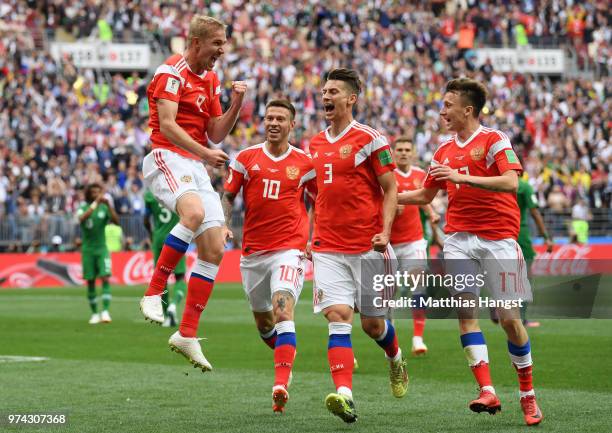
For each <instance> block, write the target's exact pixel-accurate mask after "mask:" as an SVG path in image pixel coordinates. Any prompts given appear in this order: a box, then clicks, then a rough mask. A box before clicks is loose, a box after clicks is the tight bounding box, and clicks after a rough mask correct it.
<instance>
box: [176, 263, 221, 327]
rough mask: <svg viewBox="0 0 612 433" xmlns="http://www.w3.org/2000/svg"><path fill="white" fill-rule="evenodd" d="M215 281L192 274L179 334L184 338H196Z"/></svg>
mask: <svg viewBox="0 0 612 433" xmlns="http://www.w3.org/2000/svg"><path fill="white" fill-rule="evenodd" d="M214 283H215V282H214V280H212V279H210V278H206V277H204V276H202V275H199V274H196V273H194V272H192V273H191V277H190V278H189V283H188V284H187V298H186V299H185V310H184V311H183V319H182V320H181V326H180V327H179V332H180V333H181V335H182V336H183V337H195V336H196V333H197V332H198V323H199V321H200V316H201V315H202V311H203V310H204V308H206V304H207V303H208V298H210V295H211V293H212V290H213V285H214Z"/></svg>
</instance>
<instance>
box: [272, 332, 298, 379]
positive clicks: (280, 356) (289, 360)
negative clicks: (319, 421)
mask: <svg viewBox="0 0 612 433" xmlns="http://www.w3.org/2000/svg"><path fill="white" fill-rule="evenodd" d="M276 332H278V338H277V339H276V347H275V348H274V386H277V385H281V386H284V387H285V388H287V382H288V381H289V374H291V368H293V360H294V359H295V346H296V340H295V322H293V321H292V320H286V321H284V322H279V323H277V324H276Z"/></svg>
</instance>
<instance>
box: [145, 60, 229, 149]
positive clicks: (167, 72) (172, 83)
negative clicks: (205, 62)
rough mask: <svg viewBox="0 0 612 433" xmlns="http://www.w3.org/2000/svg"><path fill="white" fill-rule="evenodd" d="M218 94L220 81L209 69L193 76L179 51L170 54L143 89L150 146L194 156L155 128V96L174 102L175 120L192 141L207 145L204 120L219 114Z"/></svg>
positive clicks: (157, 126)
mask: <svg viewBox="0 0 612 433" xmlns="http://www.w3.org/2000/svg"><path fill="white" fill-rule="evenodd" d="M220 94H221V84H220V83H219V79H218V78H217V75H216V74H215V73H214V72H213V71H204V73H203V74H202V75H197V74H195V73H194V72H192V71H191V69H190V68H189V65H187V62H186V61H185V58H184V57H183V56H181V55H180V54H175V55H173V56H170V57H169V58H168V59H167V60H166V62H165V63H164V64H163V65H161V66H160V67H158V68H157V70H156V71H155V75H154V76H153V80H152V81H151V83H150V84H149V87H148V88H147V97H148V98H149V111H150V118H149V127H150V128H151V129H152V132H151V142H152V147H153V148H154V149H156V148H161V149H169V150H171V151H173V152H176V153H178V154H180V155H183V156H185V157H187V158H194V159H196V157H195V155H192V154H191V153H189V152H187V151H186V150H185V149H183V148H181V147H178V146H176V145H174V144H172V143H171V142H170V141H169V140H168V139H167V138H166V137H164V135H163V134H162V133H161V132H160V131H159V116H158V114H157V99H160V98H161V99H168V100H170V101H174V102H178V104H179V106H178V112H177V114H176V123H177V124H178V125H179V126H180V127H181V128H183V129H184V130H185V132H187V134H189V136H190V137H191V138H193V139H194V140H195V141H197V142H198V143H201V144H202V146H207V144H208V140H207V136H206V129H207V127H208V120H209V119H210V118H211V117H218V116H221V115H222V114H223V111H222V110H221V102H220V101H219V95H220Z"/></svg>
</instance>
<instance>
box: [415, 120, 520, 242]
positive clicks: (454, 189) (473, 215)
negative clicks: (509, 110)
mask: <svg viewBox="0 0 612 433" xmlns="http://www.w3.org/2000/svg"><path fill="white" fill-rule="evenodd" d="M439 164H441V165H447V166H449V167H451V168H453V169H456V170H458V171H459V173H464V174H469V175H473V176H500V175H501V174H503V173H504V172H506V171H508V170H517V171H519V172H520V171H522V169H523V168H522V167H521V164H520V162H519V160H518V158H517V156H516V154H515V153H514V150H512V145H511V144H510V140H509V139H508V136H507V135H506V134H504V133H503V132H501V131H497V130H494V129H490V128H485V127H483V126H480V127H479V128H478V129H477V130H476V131H475V132H474V134H472V136H471V137H470V138H468V139H467V140H466V141H465V142H463V143H462V142H460V141H459V140H458V138H457V136H456V135H455V136H454V137H453V138H451V139H450V140H448V141H446V142H444V143H442V144H441V145H440V147H439V148H438V150H436V153H435V154H434V156H433V158H432V161H431V166H432V167H433V166H435V165H439ZM424 186H425V188H446V190H447V191H448V210H447V213H446V226H445V227H444V231H445V232H446V233H453V232H468V233H472V234H474V235H477V236H480V237H483V238H485V239H491V240H498V239H506V238H514V239H516V238H517V237H518V233H519V225H520V212H519V208H518V204H517V201H516V194H513V193H510V192H497V191H488V190H485V189H482V188H475V187H473V186H469V185H457V184H454V183H452V182H444V181H437V180H435V179H434V178H433V177H431V176H430V175H429V173H427V176H426V177H425V182H424Z"/></svg>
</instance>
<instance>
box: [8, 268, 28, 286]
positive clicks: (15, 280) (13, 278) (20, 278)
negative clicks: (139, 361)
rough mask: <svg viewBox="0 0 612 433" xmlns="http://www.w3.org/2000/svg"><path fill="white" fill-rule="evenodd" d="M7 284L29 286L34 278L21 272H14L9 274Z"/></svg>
mask: <svg viewBox="0 0 612 433" xmlns="http://www.w3.org/2000/svg"><path fill="white" fill-rule="evenodd" d="M8 283H9V286H12V287H19V288H20V289H23V288H26V287H31V286H32V285H33V284H34V278H32V277H31V276H29V275H28V274H24V273H23V272H14V273H12V274H11V275H10V276H9V280H8Z"/></svg>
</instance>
